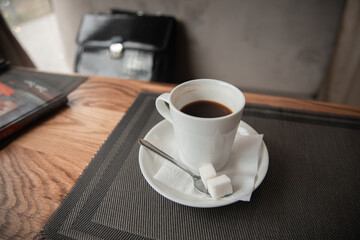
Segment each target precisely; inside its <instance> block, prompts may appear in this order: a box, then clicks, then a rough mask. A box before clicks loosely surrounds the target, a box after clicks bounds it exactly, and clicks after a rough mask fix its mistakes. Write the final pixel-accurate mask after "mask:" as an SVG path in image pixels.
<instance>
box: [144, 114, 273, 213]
mask: <svg viewBox="0 0 360 240" xmlns="http://www.w3.org/2000/svg"><path fill="white" fill-rule="evenodd" d="M163 125H164V126H163ZM167 127H171V123H169V122H168V121H167V120H166V119H164V120H162V121H160V122H159V123H157V124H156V125H154V126H153V127H152V128H151V129H150V130H149V131H148V132H147V133H146V135H145V137H144V139H145V140H150V139H149V138H150V137H151V136H152V135H154V132H156V131H160V130H159V129H160V128H167ZM240 127H243V128H245V129H246V130H247V131H248V132H249V135H257V134H258V133H257V131H256V130H255V129H254V128H252V127H251V126H250V125H249V124H247V123H246V122H244V121H241V122H240V124H239V128H240ZM237 134H239V132H238V133H237ZM145 152H146V153H148V151H146V149H145V148H144V147H143V146H140V148H139V153H138V160H139V165H140V170H141V173H142V175H143V177H144V178H145V180H146V181H147V183H148V184H149V185H150V186H151V187H152V188H153V189H154V190H155V191H156V192H157V193H159V194H160V195H162V196H163V197H165V198H167V199H169V200H171V201H173V202H176V203H179V204H181V205H185V206H189V207H197V208H214V207H221V206H225V205H229V204H232V203H234V202H237V201H238V200H234V199H231V198H230V199H227V198H220V199H217V200H214V199H212V198H208V197H202V196H201V197H199V201H192V200H189V199H187V198H186V196H185V197H183V196H184V195H180V194H178V193H177V191H176V190H173V191H171V189H169V187H168V186H165V185H164V184H162V183H161V182H158V181H156V180H155V179H154V177H153V176H150V174H148V171H147V169H148V167H147V166H148V164H146V163H147V162H148V161H146V160H145V159H144V158H146V157H145V156H144V155H145ZM150 155H151V156H155V154H154V153H151V154H150ZM164 161H165V160H164ZM268 166H269V154H268V150H267V147H266V144H265V142H264V141H263V140H262V151H261V156H260V160H259V167H258V172H257V175H256V177H255V183H254V190H253V191H255V189H256V188H257V187H258V186H259V185H260V184H261V183H262V181H263V180H264V178H265V176H266V174H267V170H268ZM166 189H168V191H166Z"/></svg>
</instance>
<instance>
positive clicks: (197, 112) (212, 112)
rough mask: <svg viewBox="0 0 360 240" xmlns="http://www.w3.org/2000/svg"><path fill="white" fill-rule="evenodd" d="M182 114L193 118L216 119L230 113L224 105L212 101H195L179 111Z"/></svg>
mask: <svg viewBox="0 0 360 240" xmlns="http://www.w3.org/2000/svg"><path fill="white" fill-rule="evenodd" d="M180 111H182V112H183V113H186V114H189V115H191V116H195V117H202V118H216V117H222V116H226V115H229V114H231V113H232V111H231V109H229V108H228V107H226V106H225V105H223V104H221V103H218V102H213V101H196V102H192V103H189V104H187V105H185V106H184V107H182V108H181V109H180Z"/></svg>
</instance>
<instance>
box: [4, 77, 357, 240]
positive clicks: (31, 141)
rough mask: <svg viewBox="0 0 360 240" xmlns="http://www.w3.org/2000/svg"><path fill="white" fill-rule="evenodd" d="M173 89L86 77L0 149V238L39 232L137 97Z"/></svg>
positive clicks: (345, 109)
mask: <svg viewBox="0 0 360 240" xmlns="http://www.w3.org/2000/svg"><path fill="white" fill-rule="evenodd" d="M173 87H174V85H170V84H160V83H145V82H141V81H134V80H122V79H113V78H103V77H89V79H88V80H87V81H86V82H85V83H83V84H82V85H81V86H80V87H79V88H78V89H76V90H75V91H74V92H72V93H71V94H70V95H69V103H68V106H67V107H65V108H63V109H61V110H60V111H58V112H57V113H56V114H53V115H51V116H49V117H47V118H46V119H44V120H41V121H39V122H38V123H37V124H35V125H33V126H32V127H30V128H29V129H28V130H27V131H26V132H25V133H24V134H22V135H21V136H20V137H18V138H17V139H16V140H15V141H13V142H12V143H11V144H10V145H8V146H7V147H5V148H4V149H3V150H0V239H30V238H32V237H33V236H34V235H35V234H36V233H37V232H39V231H40V230H41V228H42V226H43V225H44V224H45V223H46V221H47V220H48V218H49V217H50V216H51V214H52V213H53V212H54V210H55V209H56V208H57V207H58V206H59V205H60V204H61V201H62V200H63V199H64V197H65V196H66V195H67V193H68V192H69V191H70V189H71V187H72V186H73V185H74V183H75V181H76V180H77V178H78V177H79V175H80V174H81V173H82V172H83V170H84V169H85V168H86V166H87V165H88V164H89V162H90V161H91V159H92V157H93V156H94V154H95V153H96V152H97V150H98V149H99V147H100V146H101V144H102V143H103V141H104V140H105V139H106V138H107V136H108V135H109V134H110V133H111V131H112V130H113V128H114V127H115V126H116V124H117V123H118V122H119V120H120V119H121V118H122V117H123V115H124V114H125V112H126V110H127V109H128V108H129V107H130V105H131V104H132V102H133V101H134V99H135V98H136V97H137V95H138V94H139V93H140V92H141V91H151V92H169V91H170V90H171V89H172V88H173ZM246 100H247V102H249V103H259V104H266V105H272V106H279V107H285V108H293V109H303V110H309V111H316V112H332V113H339V114H349V115H353V116H360V108H359V107H350V106H343V105H335V104H328V103H322V102H315V101H305V100H298V99H290V98H282V97H272V96H265V95H259V94H250V93H249V94H246Z"/></svg>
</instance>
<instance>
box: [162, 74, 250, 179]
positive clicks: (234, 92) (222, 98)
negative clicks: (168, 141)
mask: <svg viewBox="0 0 360 240" xmlns="http://www.w3.org/2000/svg"><path fill="white" fill-rule="evenodd" d="M202 100H204V101H212V102H217V103H220V104H222V105H225V106H226V107H227V108H229V109H230V110H231V111H232V113H230V114H228V115H226V116H222V117H215V118H204V117H194V116H191V115H188V114H186V113H183V112H182V111H180V110H181V109H182V108H183V107H184V106H186V105H187V104H189V103H193V102H196V101H202ZM244 107H245V97H244V95H243V93H242V92H241V91H240V90H239V89H238V88H236V87H235V86H233V85H231V84H229V83H226V82H223V81H219V80H214V79H196V80H192V81H187V82H185V83H182V84H180V85H178V86H177V87H175V88H174V89H173V90H172V91H171V92H170V93H163V94H161V95H160V96H159V97H158V98H157V99H156V109H157V110H158V112H159V113H160V114H161V115H162V116H163V117H164V118H165V119H166V120H168V121H169V122H170V123H171V124H172V126H173V129H174V133H175V138H176V142H177V145H178V151H179V158H180V160H181V161H182V162H183V163H184V164H185V165H186V166H187V167H188V168H189V169H191V170H192V171H193V172H195V173H198V170H199V168H200V167H202V166H203V165H205V164H207V163H211V164H213V166H214V168H215V169H216V170H217V171H218V170H220V169H221V168H223V167H224V166H225V164H226V163H227V160H228V158H229V155H230V152H231V149H232V145H233V143H234V139H235V135H236V132H237V129H238V126H239V123H240V120H241V117H242V113H243V109H244Z"/></svg>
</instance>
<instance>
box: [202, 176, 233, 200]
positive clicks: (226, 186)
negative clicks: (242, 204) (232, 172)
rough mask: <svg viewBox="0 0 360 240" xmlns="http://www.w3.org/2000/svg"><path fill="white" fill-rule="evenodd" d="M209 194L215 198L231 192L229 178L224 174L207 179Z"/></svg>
mask: <svg viewBox="0 0 360 240" xmlns="http://www.w3.org/2000/svg"><path fill="white" fill-rule="evenodd" d="M207 186H208V190H209V193H210V195H211V196H212V197H213V198H215V199H218V198H221V197H223V196H226V195H228V194H231V193H233V188H232V185H231V179H230V178H229V177H228V176H226V175H221V176H217V177H214V178H211V179H209V180H208V181H207Z"/></svg>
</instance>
